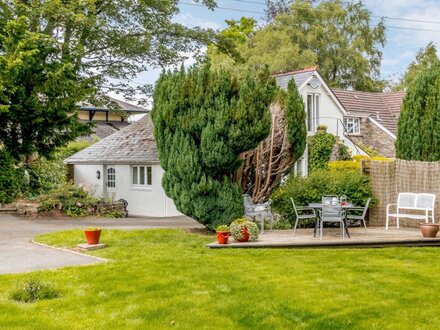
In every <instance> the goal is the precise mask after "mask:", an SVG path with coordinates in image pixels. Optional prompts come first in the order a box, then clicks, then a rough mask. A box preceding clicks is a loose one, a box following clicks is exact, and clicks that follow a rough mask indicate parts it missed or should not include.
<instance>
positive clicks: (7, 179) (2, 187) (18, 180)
mask: <svg viewBox="0 0 440 330" xmlns="http://www.w3.org/2000/svg"><path fill="white" fill-rule="evenodd" d="M22 185H23V171H22V170H20V169H17V168H15V167H14V161H13V159H12V158H11V157H10V156H9V155H8V154H7V153H6V152H5V151H4V150H1V149H0V204H8V203H12V202H13V201H14V199H15V198H16V197H18V196H19V195H20V193H21V187H22Z"/></svg>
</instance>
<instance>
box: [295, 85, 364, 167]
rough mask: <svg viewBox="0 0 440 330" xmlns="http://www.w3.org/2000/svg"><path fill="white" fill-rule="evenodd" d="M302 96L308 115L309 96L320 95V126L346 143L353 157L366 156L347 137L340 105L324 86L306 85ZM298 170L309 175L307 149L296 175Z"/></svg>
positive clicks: (301, 92)
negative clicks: (313, 86) (325, 127)
mask: <svg viewBox="0 0 440 330" xmlns="http://www.w3.org/2000/svg"><path fill="white" fill-rule="evenodd" d="M300 94H301V96H302V98H303V100H304V105H305V111H306V115H307V95H308V94H319V95H320V104H319V120H318V125H324V126H327V132H328V133H331V134H333V135H335V136H338V137H339V138H340V139H341V140H342V141H343V142H344V144H345V145H346V146H347V147H349V148H350V149H351V151H352V154H353V155H357V154H362V155H364V154H365V153H364V152H363V151H362V150H360V149H359V148H356V146H355V145H354V144H353V143H352V142H351V141H350V140H349V139H348V138H347V137H346V136H345V134H344V127H343V124H342V123H343V118H344V114H343V112H342V110H341V109H340V107H339V105H338V104H337V103H336V102H335V101H334V100H333V98H332V96H331V95H330V93H329V92H328V91H327V90H326V89H325V88H324V87H323V85H321V86H319V87H318V88H316V89H314V88H312V87H310V86H308V85H305V86H304V87H303V88H302V89H301V90H300ZM315 129H316V128H315ZM315 132H316V131H315ZM315 132H308V135H309V136H310V135H314V134H315ZM297 169H301V172H302V173H301V174H302V175H307V174H308V157H307V149H306V150H305V151H304V155H303V157H302V158H301V159H300V160H299V161H298V162H297V164H296V165H295V173H298V171H297Z"/></svg>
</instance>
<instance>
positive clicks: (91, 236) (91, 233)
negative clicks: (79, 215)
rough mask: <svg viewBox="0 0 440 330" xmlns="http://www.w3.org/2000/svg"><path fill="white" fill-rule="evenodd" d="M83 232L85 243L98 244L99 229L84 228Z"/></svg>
mask: <svg viewBox="0 0 440 330" xmlns="http://www.w3.org/2000/svg"><path fill="white" fill-rule="evenodd" d="M84 234H85V235H86V239H87V244H89V245H95V244H99V237H100V236H101V229H100V230H84Z"/></svg>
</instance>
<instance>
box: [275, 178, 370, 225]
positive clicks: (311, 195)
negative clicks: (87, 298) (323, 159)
mask: <svg viewBox="0 0 440 330" xmlns="http://www.w3.org/2000/svg"><path fill="white" fill-rule="evenodd" d="M343 194H345V195H346V196H347V199H348V201H349V202H351V203H353V204H354V205H357V206H362V205H365V203H366V201H367V199H368V198H369V197H372V203H371V204H370V205H374V204H375V203H376V199H375V198H374V196H373V192H372V189H371V185H370V183H369V180H368V177H367V176H366V175H364V174H362V173H360V172H359V171H356V170H354V171H350V170H347V171H344V172H340V171H336V172H330V171H325V170H316V171H315V172H312V173H310V174H309V176H308V177H302V176H293V175H292V176H290V178H289V179H288V180H287V182H286V183H285V184H284V185H282V186H281V187H279V188H278V189H277V190H276V191H275V192H274V193H273V194H272V200H273V204H272V205H273V209H274V210H275V211H276V212H277V213H279V214H280V215H282V216H283V218H285V219H288V220H289V221H290V222H291V223H293V222H294V221H295V212H294V210H293V207H292V203H291V202H290V197H293V200H294V201H295V204H296V205H298V206H307V205H308V204H309V203H319V202H321V198H322V196H324V195H337V196H341V195H343Z"/></svg>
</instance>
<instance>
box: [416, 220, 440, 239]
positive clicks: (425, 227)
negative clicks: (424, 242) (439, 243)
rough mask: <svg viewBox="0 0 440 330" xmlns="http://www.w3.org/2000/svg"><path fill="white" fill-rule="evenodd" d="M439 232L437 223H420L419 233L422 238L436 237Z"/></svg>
mask: <svg viewBox="0 0 440 330" xmlns="http://www.w3.org/2000/svg"><path fill="white" fill-rule="evenodd" d="M438 230H439V224H438V223H426V222H422V223H420V231H421V232H422V235H423V237H431V238H433V237H436V236H437V233H438Z"/></svg>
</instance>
